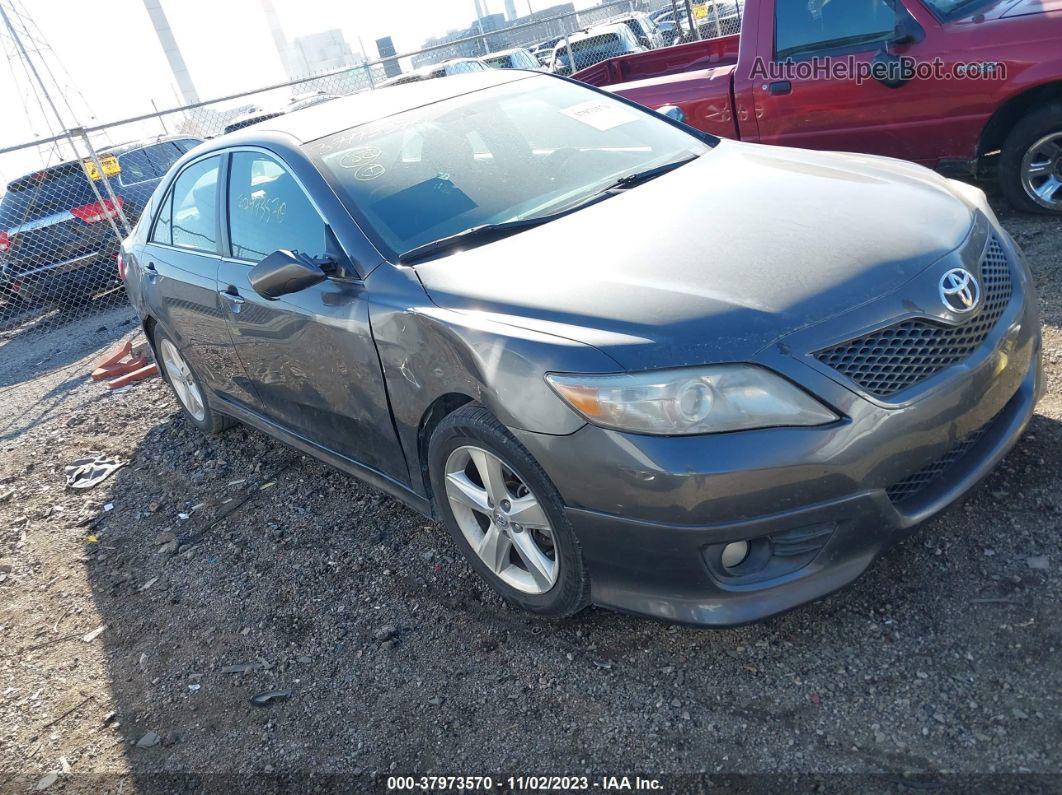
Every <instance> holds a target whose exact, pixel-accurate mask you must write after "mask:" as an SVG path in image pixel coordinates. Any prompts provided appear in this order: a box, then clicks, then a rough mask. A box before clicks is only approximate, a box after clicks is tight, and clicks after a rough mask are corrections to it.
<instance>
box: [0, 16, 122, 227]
mask: <svg viewBox="0 0 1062 795" xmlns="http://www.w3.org/2000/svg"><path fill="white" fill-rule="evenodd" d="M0 17H2V18H3V20H4V27H6V28H7V32H8V33H9V34H10V35H11V39H12V40H13V41H14V42H15V49H17V50H18V52H19V55H20V56H22V60H23V62H24V63H25V64H26V68H27V69H29V71H30V72H31V73H32V74H33V79H34V80H36V81H37V85H38V86H40V90H41V94H42V95H43V97H44V101H45V102H47V103H48V107H49V108H51V109H52V113H53V114H54V115H55V120H56V122H57V123H58V124H59V129H60V130H62V131H63V135H65V136H66V140H67V142H68V143H69V144H70V149H71V150H72V151H73V153H74V157H76V158H78V159H80V157H81V156H80V155H79V154H78V152H77V144H75V143H74V135H73V133H72V132H71V131H70V130H69V129H67V126H66V124H64V123H63V117H62V116H61V115H60V114H59V108H57V107H56V106H55V100H53V99H52V95H51V94H50V93H49V91H48V86H47V85H46V84H45V82H44V81H43V80H42V79H41V75H40V72H38V71H37V65H36V64H35V63H33V60H32V59H31V58H30V57H29V53H28V52H26V46H25V45H24V44H23V43H22V37H21V36H19V35H18V31H16V30H15V26H14V25H12V24H11V18H10V17H8V15H7V10H6V9H5V8H4V5H3V3H2V2H0ZM74 123H75V124H76V123H77V119H74ZM85 141H86V143H87V142H88V137H87V135H86V137H85ZM89 146H90V147H91V144H90V145H89ZM93 160H94V161H95V165H96V168H97V169H98V170H99V174H100V179H102V180H105V183H104V184H105V185H106V187H107V191H108V193H110V183H108V182H106V179H107V177H106V176H105V175H104V173H103V167H102V165H101V164H100V162H99V160H98V159H97V158H96V157H95V155H93ZM85 179H86V180H88V184H89V187H90V188H92V193H93V195H94V196H95V197H96V201H98V202H99V203H100V207H102V208H106V206H107V205H106V204H104V202H103V196H101V195H100V192H99V189H98V188H97V187H96V182H95V181H94V180H93V179H91V178H90V177H89V176H88V174H86V175H85ZM112 201H114V204H113V208H114V210H116V211H117V212H118V213H119V214H120V217H121V219H122V222H123V224H124V225H125V228H126V234H129V223H128V221H126V220H125V214H124V213H123V212H122V208H121V207H120V206H119V205H118V202H117V201H115V200H114V198H113V194H112ZM104 215H106V216H107V220H108V221H109V222H110V224H111V229H112V230H113V231H114V236H115V237H116V238H117V239H118V240H121V239H122V238H123V237H124V236H125V235H123V234H122V233H121V232H119V231H118V225H117V224H116V223H115V222H114V216H113V211H112V212H105V213H104Z"/></svg>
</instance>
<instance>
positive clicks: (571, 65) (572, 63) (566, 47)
mask: <svg viewBox="0 0 1062 795" xmlns="http://www.w3.org/2000/svg"><path fill="white" fill-rule="evenodd" d="M564 51H565V52H567V53H568V68H569V69H571V70H572V71H571V74H575V54H574V53H573V52H572V43H571V42H570V41H569V40H568V34H567V33H565V34H564Z"/></svg>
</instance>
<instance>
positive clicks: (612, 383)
mask: <svg viewBox="0 0 1062 795" xmlns="http://www.w3.org/2000/svg"><path fill="white" fill-rule="evenodd" d="M546 381H547V382H548V383H549V385H550V386H551V387H553V389H554V391H556V392H557V394H558V395H560V396H561V398H563V399H564V401H565V402H566V403H567V404H568V405H569V406H571V407H572V408H573V409H575V410H576V411H577V412H579V413H580V414H582V415H583V416H584V417H586V419H587V420H589V421H590V422H592V423H594V424H595V425H600V426H603V427H605V428H614V429H616V430H621V431H631V432H633V433H648V434H654V435H657V436H689V435H693V434H700V433H719V432H722V431H737V430H743V429H749V428H770V427H777V426H785V425H825V424H826V423H830V422H834V421H835V420H837V419H839V418H838V416H837V415H836V414H834V413H833V412H832V411H830V410H829V409H828V408H826V407H825V406H823V405H822V404H821V403H819V402H818V401H817V400H815V399H814V398H813V397H811V396H810V395H809V394H807V393H806V392H804V391H803V390H801V389H799V388H798V387H796V386H794V385H793V384H791V383H789V382H788V381H786V380H785V379H784V378H782V377H781V376H778V375H775V374H774V373H772V372H770V371H769V370H765V369H763V368H762V367H756V366H754V365H745V364H721V365H711V366H708V367H691V368H683V369H679V370H653V371H649V372H643V373H623V374H619V375H561V374H557V373H550V374H548V375H546Z"/></svg>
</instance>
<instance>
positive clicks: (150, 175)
mask: <svg viewBox="0 0 1062 795" xmlns="http://www.w3.org/2000/svg"><path fill="white" fill-rule="evenodd" d="M118 165H119V167H120V168H121V169H122V170H121V171H120V172H118V180H119V181H120V182H121V183H122V184H123V185H136V184H137V183H138V182H147V181H148V180H152V179H158V178H159V177H160V176H162V175H161V174H160V173H159V171H158V169H157V168H156V167H155V164H154V162H152V159H151V157H150V156H149V155H148V150H147V149H146V148H144V149H134V150H133V151H131V152H126V153H125V154H123V155H118Z"/></svg>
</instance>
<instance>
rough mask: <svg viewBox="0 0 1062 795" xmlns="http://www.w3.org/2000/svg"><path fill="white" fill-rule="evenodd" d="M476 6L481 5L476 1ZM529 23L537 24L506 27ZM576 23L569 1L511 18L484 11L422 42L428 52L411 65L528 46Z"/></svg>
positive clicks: (564, 31) (560, 33) (571, 29)
mask: <svg viewBox="0 0 1062 795" xmlns="http://www.w3.org/2000/svg"><path fill="white" fill-rule="evenodd" d="M476 5H477V8H480V7H481V6H480V3H479V2H478V1H477V3H476ZM507 5H508V4H507ZM514 10H515V9H514ZM529 23H537V24H530V27H526V28H523V29H521V30H509V28H511V27H515V26H517V25H527V24H529ZM578 26H579V20H578V17H577V16H576V14H575V6H574V4H572V3H562V4H560V5H555V6H551V7H550V8H544V9H542V10H541V11H536V12H535V13H533V14H528V15H526V16H522V17H519V16H518V17H516V18H514V19H506V15H505V14H487V15H485V16H482V17H479V18H478V19H476V20H475V21H473V22H472V24H471V25H469V26H468V27H467V28H461V29H460V30H451V31H450V32H448V33H447V34H446V35H445V36H437V37H435V38H431V39H428V40H427V41H425V42H424V44H422V45H421V49H428V52H422V53H418V54H417V55H414V56H413V59H412V60H413V68H414V69H419V68H420V67H422V66H428V65H430V64H433V63H439V62H440V61H445V60H448V59H450V58H480V57H482V56H484V55H486V54H487V53H490V52H497V51H498V50H506V49H509V48H510V47H527V46H530V45H533V44H536V43H538V42H540V41H545V40H546V39H551V38H556V37H558V36H563V35H565V34H567V33H573V32H575V30H577V28H578ZM480 34H487V35H485V36H481V35H480ZM445 45H449V46H445ZM429 48H430V49H429Z"/></svg>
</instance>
